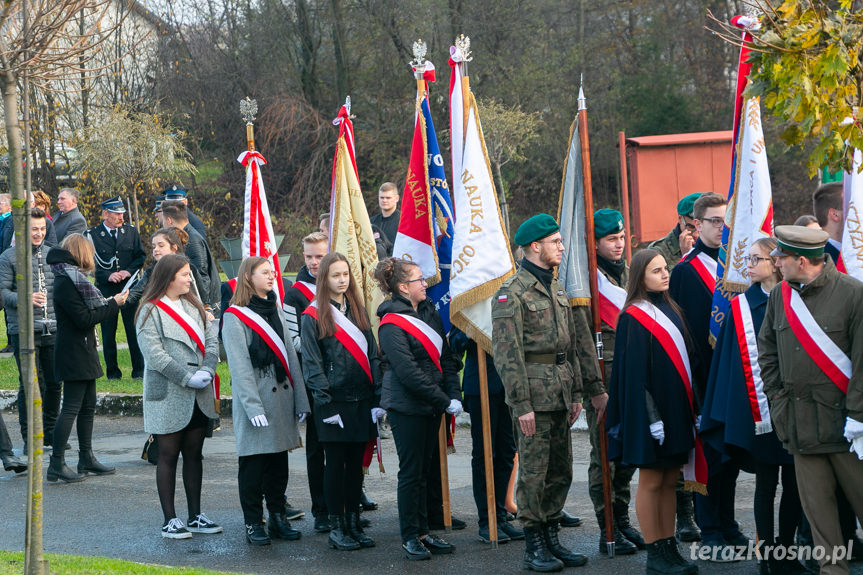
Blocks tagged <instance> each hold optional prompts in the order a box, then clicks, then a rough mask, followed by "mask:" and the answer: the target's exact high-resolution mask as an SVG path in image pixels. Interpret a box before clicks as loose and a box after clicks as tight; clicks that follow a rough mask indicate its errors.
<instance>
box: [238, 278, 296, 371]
mask: <svg viewBox="0 0 863 575" xmlns="http://www.w3.org/2000/svg"><path fill="white" fill-rule="evenodd" d="M247 307H248V308H249V309H250V310H252V311H253V312H255V313H256V314H258V315H259V316H261V317H262V318H264V321H266V322H267V323H268V324H269V325H270V327H272V328H273V330H274V331H275V332H276V334H278V336H279V337H280V338H281V339H282V340H283V341H284V339H285V331H284V329H283V328H282V320H281V317H280V316H279V308H278V306H277V305H276V294H275V292H272V291H271V292H270V293H268V294H267V299H264V298H262V297H259V296H257V295H253V296H252V299H251V300H249V304H248V306H247ZM249 359H251V361H252V367H255V368H257V369H260V370H265V369H267V368H269V367H270V366H273V368H274V369H275V371H276V381H278V382H279V383H283V382H284V381H285V379H286V378H287V376H288V374H287V373H286V372H285V368H284V366H282V362H281V360H280V359H279V358H278V357H277V356H276V353H275V352H274V351H273V350H272V349H270V346H269V345H267V343H266V342H265V341H264V340H263V338H261V336H259V335H258V334H257V333H255V332H254V331H253V332H252V343H251V345H249Z"/></svg>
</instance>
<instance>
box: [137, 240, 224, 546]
mask: <svg viewBox="0 0 863 575" xmlns="http://www.w3.org/2000/svg"><path fill="white" fill-rule="evenodd" d="M191 287H192V270H191V266H190V265H189V260H188V259H187V258H186V257H185V256H181V255H177V254H169V255H166V256H164V257H162V258H161V259H160V260H159V262H158V263H157V264H156V265H155V267H154V268H153V273H152V275H151V276H150V281H149V283H148V284H147V289H146V290H145V291H144V294H143V296H142V298H141V305H140V306H139V307H138V312H137V315H136V319H135V324H136V328H137V334H138V342H139V343H140V345H141V353H142V354H143V355H144V366H145V369H144V430H145V431H146V432H147V433H151V434H153V435H155V436H156V437H157V439H158V441H159V462H158V464H157V467H156V487H157V488H158V491H159V500H160V502H161V504H162V513H163V514H164V517H165V522H164V524H163V525H162V537H167V538H170V539H188V538H189V537H191V536H192V533H221V531H222V528H221V527H220V526H219V525H216V524H215V523H213V522H212V521H210V520H209V519H208V518H207V516H206V515H204V514H203V513H201V483H202V478H203V465H202V459H203V458H202V457H201V451H202V449H203V446H204V436H205V434H206V431H207V423H208V419H210V418H212V419H215V418H216V417H217V415H216V410H215V404H214V401H213V398H214V390H213V377H214V376H215V373H216V363H217V362H218V359H219V341H218V337H217V335H216V329H215V327H214V326H213V325H212V323H211V322H209V321H207V316H206V312H205V311H204V306H203V305H201V301H200V300H199V299H198V297H197V296H196V295H193V294H192V291H191ZM180 453H182V454H183V487H184V488H185V491H186V502H187V504H188V508H189V522H188V526H186V525H184V524H183V521H182V520H181V519H179V518H178V517H177V514H176V512H175V510H174V490H175V485H176V481H177V459H178V458H179V456H180Z"/></svg>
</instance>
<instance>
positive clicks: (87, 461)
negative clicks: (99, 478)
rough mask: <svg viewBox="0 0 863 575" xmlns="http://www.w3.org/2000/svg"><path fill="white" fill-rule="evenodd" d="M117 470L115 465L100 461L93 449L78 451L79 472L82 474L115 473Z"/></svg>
mask: <svg viewBox="0 0 863 575" xmlns="http://www.w3.org/2000/svg"><path fill="white" fill-rule="evenodd" d="M116 472H117V469H116V468H115V467H110V466H108V465H103V464H101V463H99V460H98V459H96V456H95V455H93V450H92V449H86V450H84V451H79V452H78V473H80V474H81V475H87V474H90V475H113V474H114V473H116Z"/></svg>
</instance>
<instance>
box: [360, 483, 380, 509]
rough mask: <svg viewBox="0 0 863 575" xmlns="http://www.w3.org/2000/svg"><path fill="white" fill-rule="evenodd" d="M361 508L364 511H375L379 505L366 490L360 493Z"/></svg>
mask: <svg viewBox="0 0 863 575" xmlns="http://www.w3.org/2000/svg"><path fill="white" fill-rule="evenodd" d="M360 506H361V507H362V508H363V511H374V510H376V509H377V508H378V504H377V503H375V502H374V501H373V500H372V499H371V498H370V497H369V496H368V494H367V493H366V490H365V488H363V490H362V491H360Z"/></svg>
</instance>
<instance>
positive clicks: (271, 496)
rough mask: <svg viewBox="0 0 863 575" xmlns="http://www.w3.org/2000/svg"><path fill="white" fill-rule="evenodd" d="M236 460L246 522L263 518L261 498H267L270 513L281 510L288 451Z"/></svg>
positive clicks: (250, 522)
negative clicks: (238, 462) (238, 463)
mask: <svg viewBox="0 0 863 575" xmlns="http://www.w3.org/2000/svg"><path fill="white" fill-rule="evenodd" d="M239 459H240V465H239V471H238V472H237V484H238V486H239V488H240V505H241V506H242V508H243V519H244V520H245V522H246V525H255V524H260V523H261V521H262V520H263V518H264V506H263V503H262V500H263V499H266V500H267V510H268V511H269V512H270V514H271V515H272V514H273V513H284V512H285V489H287V487H288V452H287V451H282V452H279V453H261V454H258V455H243V456H240V458H239Z"/></svg>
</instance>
